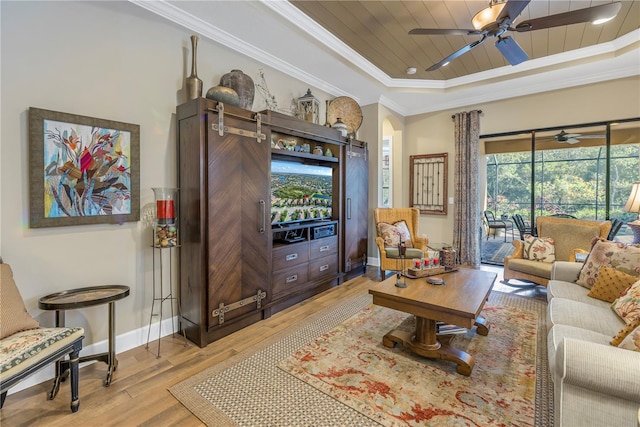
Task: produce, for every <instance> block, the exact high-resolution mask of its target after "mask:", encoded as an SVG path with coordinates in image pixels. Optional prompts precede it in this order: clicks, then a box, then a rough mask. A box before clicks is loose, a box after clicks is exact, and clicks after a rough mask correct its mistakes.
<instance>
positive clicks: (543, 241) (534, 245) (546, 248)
mask: <svg viewBox="0 0 640 427" xmlns="http://www.w3.org/2000/svg"><path fill="white" fill-rule="evenodd" d="M524 257H525V258H526V259H530V260H532V261H538V262H549V263H551V262H554V261H555V260H556V246H555V243H554V242H553V239H552V238H551V237H533V236H532V235H531V234H525V235H524Z"/></svg>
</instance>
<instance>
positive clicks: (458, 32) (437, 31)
mask: <svg viewBox="0 0 640 427" xmlns="http://www.w3.org/2000/svg"><path fill="white" fill-rule="evenodd" d="M409 34H411V35H427V36H471V35H480V34H483V32H482V31H480V30H465V29H453V28H452V29H442V28H414V29H413V30H411V31H409Z"/></svg>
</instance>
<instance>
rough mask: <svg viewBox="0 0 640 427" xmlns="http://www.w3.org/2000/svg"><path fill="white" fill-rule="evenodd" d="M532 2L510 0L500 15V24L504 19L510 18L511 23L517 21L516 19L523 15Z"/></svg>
mask: <svg viewBox="0 0 640 427" xmlns="http://www.w3.org/2000/svg"><path fill="white" fill-rule="evenodd" d="M530 2H531V0H524V1H521V0H509V1H508V2H507V4H505V5H504V8H503V9H502V12H500V15H498V19H497V21H498V22H501V21H502V20H503V19H504V18H506V17H509V19H510V20H511V22H513V21H515V19H516V18H517V17H518V16H519V15H520V14H521V13H522V11H523V10H524V8H525V7H527V6H528V5H529V3H530Z"/></svg>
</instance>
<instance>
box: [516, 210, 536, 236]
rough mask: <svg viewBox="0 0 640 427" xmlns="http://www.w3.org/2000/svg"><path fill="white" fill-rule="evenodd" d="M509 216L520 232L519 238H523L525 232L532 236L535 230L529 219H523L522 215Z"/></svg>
mask: <svg viewBox="0 0 640 427" xmlns="http://www.w3.org/2000/svg"><path fill="white" fill-rule="evenodd" d="M511 218H512V219H513V223H514V224H515V225H516V228H517V229H518V231H519V232H520V240H524V235H525V234H531V235H532V236H535V235H536V230H535V229H534V228H533V227H531V224H529V221H525V219H524V218H523V217H522V215H520V214H515V215H513V216H512V217H511Z"/></svg>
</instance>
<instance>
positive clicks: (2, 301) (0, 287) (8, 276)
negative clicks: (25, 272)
mask: <svg viewBox="0 0 640 427" xmlns="http://www.w3.org/2000/svg"><path fill="white" fill-rule="evenodd" d="M0 295H1V296H2V297H1V298H0V339H3V338H6V337H8V336H9V335H11V334H15V333H16V332H20V331H25V330H28V329H34V328H37V327H39V326H40V323H38V321H37V320H36V319H34V318H33V317H31V315H30V314H29V312H27V308H26V307H25V305H24V302H23V300H22V296H21V295H20V291H19V290H18V287H17V286H16V282H15V281H14V280H13V272H12V271H11V267H10V266H9V264H0Z"/></svg>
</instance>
